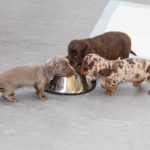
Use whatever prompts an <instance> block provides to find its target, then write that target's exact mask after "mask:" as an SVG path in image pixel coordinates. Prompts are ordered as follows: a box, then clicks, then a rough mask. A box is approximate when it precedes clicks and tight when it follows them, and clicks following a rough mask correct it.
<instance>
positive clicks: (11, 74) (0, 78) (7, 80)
mask: <svg viewBox="0 0 150 150" xmlns="http://www.w3.org/2000/svg"><path fill="white" fill-rule="evenodd" d="M74 73H75V70H74V69H73V67H72V66H70V64H69V61H68V60H67V59H66V58H65V57H62V56H59V57H56V58H54V59H51V60H48V61H47V62H46V63H45V64H43V65H36V66H19V67H16V68H13V69H11V70H8V71H6V72H3V73H1V74H0V90H1V92H2V97H4V98H6V99H7V100H9V101H11V102H15V101H16V100H17V98H16V96H15V90H16V89H17V88H20V87H23V86H34V88H35V90H36V94H37V95H38V96H39V98H40V99H43V100H46V99H48V97H47V95H45V93H44V88H45V85H46V84H47V83H49V82H50V81H51V80H52V79H53V78H54V76H56V75H57V76H70V75H73V74H74Z"/></svg>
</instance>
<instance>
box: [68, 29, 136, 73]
mask: <svg viewBox="0 0 150 150" xmlns="http://www.w3.org/2000/svg"><path fill="white" fill-rule="evenodd" d="M89 53H96V54H98V55H99V56H101V57H103V58H105V59H108V60H116V59H118V58H119V57H120V58H121V59H123V58H128V57H129V53H132V54H133V55H136V54H135V53H134V52H133V51H132V50H131V40H130V37H129V36H128V35H127V34H125V33H123V32H106V33H104V34H102V35H99V36H96V37H94V38H88V39H82V40H73V41H71V42H70V43H69V45H68V56H67V58H68V59H69V61H70V63H71V65H72V66H73V67H74V68H75V69H76V70H77V71H79V69H80V66H81V63H82V60H83V58H84V56H86V55H87V54H89Z"/></svg>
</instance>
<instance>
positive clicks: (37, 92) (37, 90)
mask: <svg viewBox="0 0 150 150" xmlns="http://www.w3.org/2000/svg"><path fill="white" fill-rule="evenodd" d="M34 88H35V91H36V94H37V95H38V96H39V89H38V87H37V84H35V85H34Z"/></svg>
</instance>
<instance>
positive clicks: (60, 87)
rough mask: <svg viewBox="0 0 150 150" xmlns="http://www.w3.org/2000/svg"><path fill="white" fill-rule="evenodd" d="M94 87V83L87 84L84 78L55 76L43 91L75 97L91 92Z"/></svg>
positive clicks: (78, 76)
mask: <svg viewBox="0 0 150 150" xmlns="http://www.w3.org/2000/svg"><path fill="white" fill-rule="evenodd" d="M95 86H96V81H93V82H91V83H87V82H86V79H85V77H83V76H80V75H73V76H70V77H60V76H55V77H54V79H53V80H52V81H51V82H50V83H49V84H48V85H47V86H46V88H45V91H47V92H50V93H55V94H62V95H76V94H82V93H86V92H89V91H91V90H92V89H94V88H95Z"/></svg>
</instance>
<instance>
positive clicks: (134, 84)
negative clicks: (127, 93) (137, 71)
mask: <svg viewBox="0 0 150 150" xmlns="http://www.w3.org/2000/svg"><path fill="white" fill-rule="evenodd" d="M140 85H141V84H140V83H138V82H133V86H140Z"/></svg>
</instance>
